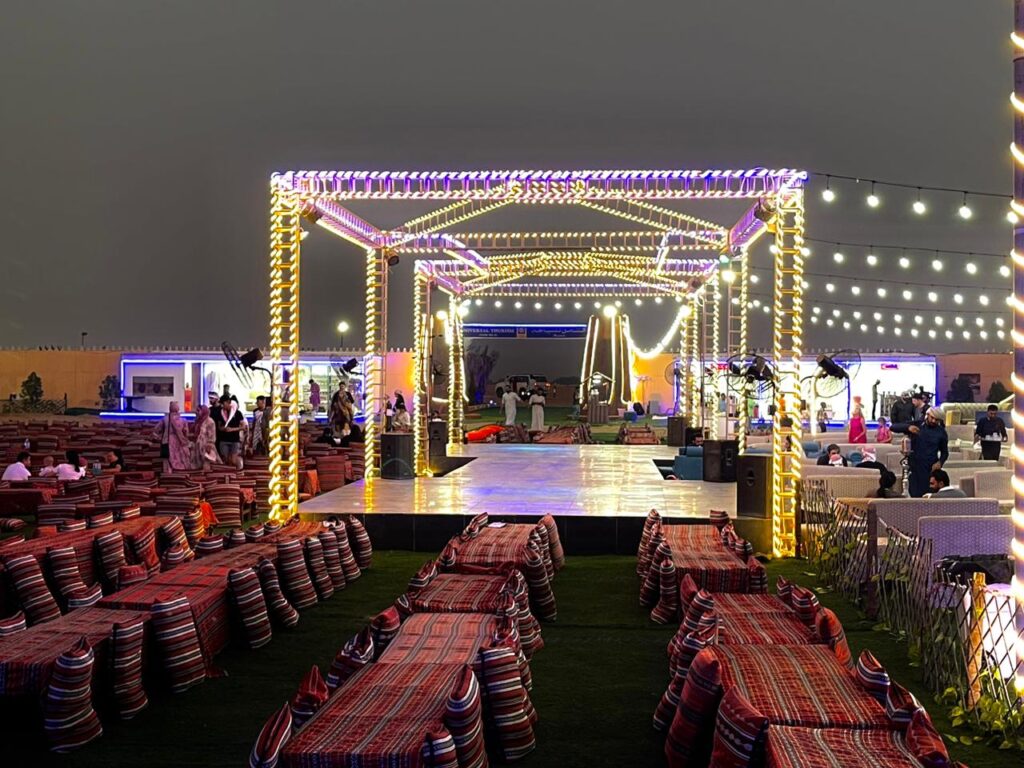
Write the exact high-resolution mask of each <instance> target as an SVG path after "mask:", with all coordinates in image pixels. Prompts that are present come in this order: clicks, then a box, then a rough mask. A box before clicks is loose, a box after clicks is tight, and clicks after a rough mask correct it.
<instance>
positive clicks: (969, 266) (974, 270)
mask: <svg viewBox="0 0 1024 768" xmlns="http://www.w3.org/2000/svg"><path fill="white" fill-rule="evenodd" d="M964 269H965V270H967V274H969V275H976V274H978V265H977V264H975V263H974V262H973V261H968V262H967V263H966V264H964Z"/></svg>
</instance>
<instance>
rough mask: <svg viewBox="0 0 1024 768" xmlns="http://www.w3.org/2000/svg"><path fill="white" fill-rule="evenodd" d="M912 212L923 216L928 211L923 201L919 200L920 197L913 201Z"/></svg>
mask: <svg viewBox="0 0 1024 768" xmlns="http://www.w3.org/2000/svg"><path fill="white" fill-rule="evenodd" d="M914 213H916V214H917V215H918V216H924V215H925V214H926V213H928V206H927V205H925V204H924V201H923V200H921V198H918V199H917V200H915V201H914Z"/></svg>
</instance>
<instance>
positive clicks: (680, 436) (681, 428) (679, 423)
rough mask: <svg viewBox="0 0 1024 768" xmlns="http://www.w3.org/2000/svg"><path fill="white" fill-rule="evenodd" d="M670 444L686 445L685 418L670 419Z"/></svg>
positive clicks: (675, 417)
mask: <svg viewBox="0 0 1024 768" xmlns="http://www.w3.org/2000/svg"><path fill="white" fill-rule="evenodd" d="M668 444H669V445H677V446H681V445H686V417H685V416H669V417H668Z"/></svg>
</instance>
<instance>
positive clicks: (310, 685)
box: [288, 664, 331, 731]
mask: <svg viewBox="0 0 1024 768" xmlns="http://www.w3.org/2000/svg"><path fill="white" fill-rule="evenodd" d="M330 695H331V692H330V690H329V689H328V688H327V683H325V682H324V678H323V676H322V675H321V674H320V667H318V666H317V665H316V664H314V665H313V667H312V668H311V669H310V670H309V672H307V673H306V676H305V677H303V678H302V682H301V683H300V684H299V690H297V691H296V692H295V695H294V696H292V698H291V699H290V700H289V702H288V708H289V709H291V711H292V729H293V730H296V731H297V730H298V729H299V728H301V727H302V726H303V725H304V724H305V723H306V721H307V720H309V718H311V717H312V716H313V715H315V714H316V713H317V710H319V709H320V707H322V706H323V705H324V704H325V703H326V701H327V699H328V698H329V697H330Z"/></svg>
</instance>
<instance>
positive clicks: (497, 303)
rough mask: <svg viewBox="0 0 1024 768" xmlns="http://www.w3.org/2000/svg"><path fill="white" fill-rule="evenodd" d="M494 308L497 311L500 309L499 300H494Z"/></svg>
mask: <svg viewBox="0 0 1024 768" xmlns="http://www.w3.org/2000/svg"><path fill="white" fill-rule="evenodd" d="M494 306H495V307H496V308H498V309H501V299H496V300H495V302H494Z"/></svg>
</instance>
